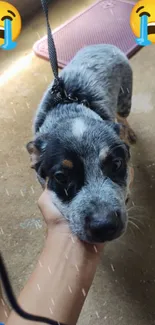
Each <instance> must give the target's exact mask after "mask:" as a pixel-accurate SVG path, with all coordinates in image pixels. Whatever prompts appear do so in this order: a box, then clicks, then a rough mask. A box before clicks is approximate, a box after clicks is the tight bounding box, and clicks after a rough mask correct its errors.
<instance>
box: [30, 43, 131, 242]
mask: <svg viewBox="0 0 155 325" xmlns="http://www.w3.org/2000/svg"><path fill="white" fill-rule="evenodd" d="M60 77H61V78H62V80H63V82H64V85H65V91H66V93H67V94H69V95H70V97H72V98H74V99H75V101H74V100H73V102H70V103H64V104H63V103H58V104H57V105H56V106H53V96H54V95H53V94H52V93H51V91H50V89H51V86H50V87H49V89H48V90H47V92H46V93H45V95H44V96H43V99H42V101H41V103H40V105H39V107H38V110H37V112H36V116H35V120H34V139H33V141H31V142H29V143H28V144H27V150H28V152H29V153H30V155H31V161H32V168H34V169H35V170H36V173H37V175H38V179H39V181H40V183H41V184H42V186H43V187H45V185H46V186H47V188H48V189H49V190H50V191H51V192H52V200H53V203H54V204H55V205H56V206H57V208H58V209H59V210H60V212H61V213H62V215H63V216H64V217H65V218H66V219H67V220H68V222H69V225H70V228H71V230H72V232H73V233H74V234H75V235H77V236H78V237H79V238H80V239H81V240H83V241H86V242H89V243H97V242H105V241H111V240H114V239H116V238H118V237H119V236H120V235H121V234H123V233H124V231H125V230H126V226H127V219H128V218H127V212H126V201H127V198H128V194H129V181H130V180H129V178H130V177H129V161H130V152H129V144H130V143H133V142H135V140H136V137H135V134H134V132H133V131H132V130H131V129H130V127H129V125H128V124H127V121H126V118H127V116H128V115H129V113H130V109H131V97H132V70H131V67H130V65H129V62H128V59H127V57H126V56H125V55H124V54H123V53H122V52H121V51H120V50H119V49H118V48H116V47H115V46H112V45H94V46H88V47H86V48H84V49H82V50H80V51H79V52H78V53H77V54H76V56H75V57H74V58H73V60H72V61H71V62H70V63H69V64H68V65H67V66H66V67H65V68H64V69H63V70H62V71H61V73H60ZM116 117H117V118H118V119H119V122H120V121H121V122H123V124H120V123H116Z"/></svg>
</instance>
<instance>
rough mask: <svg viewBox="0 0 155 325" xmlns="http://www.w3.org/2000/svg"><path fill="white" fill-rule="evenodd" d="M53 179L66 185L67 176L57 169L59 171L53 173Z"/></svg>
mask: <svg viewBox="0 0 155 325" xmlns="http://www.w3.org/2000/svg"><path fill="white" fill-rule="evenodd" d="M54 179H55V180H56V182H57V183H59V184H60V185H66V183H67V177H66V175H65V174H64V173H63V172H61V171H59V172H56V173H55V174H54Z"/></svg>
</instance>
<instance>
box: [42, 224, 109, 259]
mask: <svg viewBox="0 0 155 325" xmlns="http://www.w3.org/2000/svg"><path fill="white" fill-rule="evenodd" d="M46 241H47V243H48V247H52V246H55V247H56V251H61V250H63V252H64V255H66V254H67V253H69V254H71V252H72V254H71V255H73V256H74V259H75V260H78V261H80V260H85V261H86V262H87V261H91V262H93V261H95V260H98V259H99V257H100V253H101V252H102V251H103V244H97V245H95V244H89V243H86V242H83V241H81V240H80V239H78V238H77V237H76V236H75V235H73V234H72V233H71V231H70V229H69V226H68V224H67V223H60V224H57V225H54V227H52V228H49V229H48V231H47V238H46Z"/></svg>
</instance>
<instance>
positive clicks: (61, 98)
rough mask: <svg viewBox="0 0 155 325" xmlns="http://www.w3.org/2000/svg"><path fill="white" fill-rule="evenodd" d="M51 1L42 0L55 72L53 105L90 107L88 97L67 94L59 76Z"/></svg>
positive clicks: (49, 50)
mask: <svg viewBox="0 0 155 325" xmlns="http://www.w3.org/2000/svg"><path fill="white" fill-rule="evenodd" d="M50 1H51V0H41V4H42V8H43V11H44V14H45V17H46V25H47V36H48V37H47V39H48V53H49V60H50V64H51V68H52V71H53V74H54V83H53V86H52V89H51V93H52V95H53V97H52V106H53V107H54V106H55V105H57V104H59V103H64V104H68V103H73V102H76V103H79V104H83V105H85V106H86V107H89V103H88V101H87V100H86V99H83V100H80V99H78V98H77V97H75V96H73V95H72V94H67V92H66V90H65V85H64V82H63V80H62V78H60V77H59V72H58V59H57V52H56V47H55V43H54V39H53V35H52V31H51V26H50V23H49V17H48V5H49V3H50Z"/></svg>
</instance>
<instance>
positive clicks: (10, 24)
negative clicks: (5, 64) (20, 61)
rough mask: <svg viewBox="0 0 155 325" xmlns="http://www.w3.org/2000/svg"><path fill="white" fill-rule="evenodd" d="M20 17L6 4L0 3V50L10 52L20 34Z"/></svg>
mask: <svg viewBox="0 0 155 325" xmlns="http://www.w3.org/2000/svg"><path fill="white" fill-rule="evenodd" d="M21 26H22V22H21V17H20V14H19V12H18V10H17V9H16V8H15V7H14V6H12V5H11V4H10V3H8V2H4V1H0V49H4V50H12V49H14V48H15V47H16V45H17V43H16V42H15V40H16V39H17V37H18V36H19V34H20V32H21Z"/></svg>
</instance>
